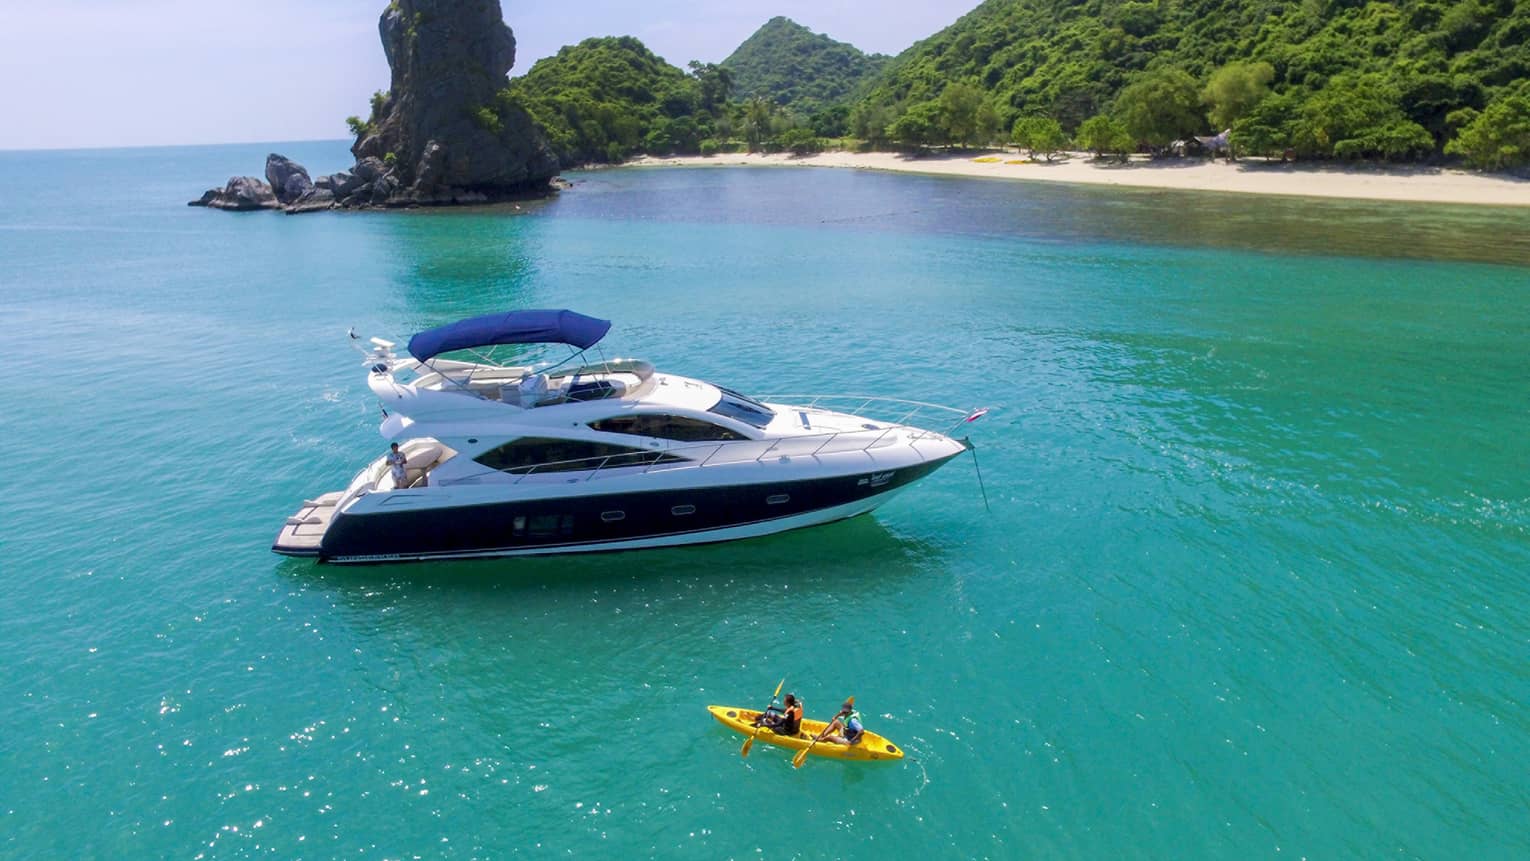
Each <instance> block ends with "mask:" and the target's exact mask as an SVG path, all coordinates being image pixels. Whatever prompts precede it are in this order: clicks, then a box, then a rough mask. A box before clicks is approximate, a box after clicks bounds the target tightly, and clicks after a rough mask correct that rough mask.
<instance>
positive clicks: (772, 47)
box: [722, 18, 889, 117]
mask: <svg viewBox="0 0 1530 861" xmlns="http://www.w3.org/2000/svg"><path fill="white" fill-rule="evenodd" d="M888 60H889V58H888V57H885V56H882V55H880V54H874V55H868V54H864V53H862V52H861V51H860V50H859V49H858V48H856V47H855V46H854V45H848V44H845V43H844V42H836V41H834V40H833V39H831V38H829V37H828V36H825V35H823V34H821V33H814V32H813V31H812V30H809V29H808V28H806V27H804V26H802V25H801V24H798V23H797V22H795V21H792V20H791V19H789V18H772V19H770V20H769V21H768V22H766V23H765V26H763V27H761V28H760V29H759V30H756V31H755V33H754V35H752V36H750V37H749V38H748V39H746V40H744V43H743V44H742V45H739V46H738V49H737V50H735V51H734V52H733V53H732V55H730V56H729V57H728V59H726V60H723V61H722V66H723V68H725V69H727V70H728V71H729V72H730V73H732V75H733V89H734V93H735V95H737V96H740V97H742V98H745V99H749V98H755V97H760V98H764V99H768V100H770V101H772V102H774V103H776V104H778V105H780V106H782V107H784V108H786V109H788V110H790V111H792V112H794V113H796V114H799V115H801V116H804V117H806V116H810V115H813V114H816V113H819V112H821V111H823V110H826V109H829V108H833V107H835V106H840V105H845V104H847V103H848V102H849V101H850V99H851V98H852V97H853V96H854V95H856V93H857V90H858V89H859V88H860V87H861V86H862V85H863V84H864V83H866V82H867V81H868V80H870V79H871V78H873V77H875V76H876V75H877V73H879V72H880V71H881V70H882V68H883V67H884V66H885V65H886V64H887V62H888Z"/></svg>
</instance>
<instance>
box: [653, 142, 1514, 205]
mask: <svg viewBox="0 0 1530 861" xmlns="http://www.w3.org/2000/svg"><path fill="white" fill-rule="evenodd" d="M628 164H629V165H631V166H635V167H736V166H752V167H766V166H780V167H839V168H854V169H857V170H882V171H896V172H901V173H924V174H936V175H942V176H965V177H977V178H987V179H1013V180H1029V181H1036V182H1062V183H1076V184H1083V185H1116V186H1130V187H1136V188H1158V189H1173V190H1178V191H1222V192H1232V193H1237V194H1277V195H1286V196H1296V197H1327V198H1349V199H1356V200H1395V201H1410V202H1415V203H1456V204H1476V205H1486V206H1530V180H1524V179H1516V178H1514V177H1510V176H1505V175H1501V174H1500V175H1487V174H1479V173H1471V172H1468V171H1463V170H1452V169H1448V168H1435V167H1401V166H1397V167H1391V166H1388V167H1378V166H1372V165H1337V164H1331V163H1330V164H1318V163H1281V162H1275V161H1265V160H1263V159H1245V160H1241V161H1237V162H1227V161H1211V160H1207V159H1196V158H1185V159H1160V160H1156V161H1153V160H1148V159H1146V158H1144V157H1140V156H1138V157H1134V158H1133V159H1132V160H1131V161H1130V162H1127V163H1125V164H1122V163H1120V162H1116V161H1096V160H1094V159H1093V158H1092V157H1090V156H1089V155H1088V154H1084V153H1074V154H1072V155H1071V156H1069V157H1067V158H1058V159H1057V160H1055V161H1051V162H1047V161H1044V160H1043V161H1030V160H1028V159H1026V158H1025V157H1024V156H1021V155H1019V154H1017V153H1012V152H1011V153H1004V154H997V153H993V154H982V155H974V154H972V153H964V154H961V155H947V154H933V155H925V156H920V157H913V156H909V155H904V154H901V153H887V152H869V153H852V152H842V151H841V152H825V153H818V154H815V155H807V156H794V155H789V154H785V153H778V154H772V155H766V154H763V153H749V154H730V155H716V156H669V157H664V158H655V157H653V156H645V157H643V158H639V159H635V160H633V161H631V162H629V163H628Z"/></svg>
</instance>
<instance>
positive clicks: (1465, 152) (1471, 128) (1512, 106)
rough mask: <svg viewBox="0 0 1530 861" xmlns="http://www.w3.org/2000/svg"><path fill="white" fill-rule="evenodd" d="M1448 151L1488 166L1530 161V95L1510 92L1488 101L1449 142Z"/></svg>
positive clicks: (1484, 166)
mask: <svg viewBox="0 0 1530 861" xmlns="http://www.w3.org/2000/svg"><path fill="white" fill-rule="evenodd" d="M1445 152H1447V153H1450V154H1451V155H1459V156H1462V157H1464V158H1465V159H1466V161H1467V163H1468V164H1470V165H1471V166H1472V167H1478V168H1482V169H1484V170H1502V169H1504V168H1508V167H1517V166H1519V165H1523V164H1530V96H1523V95H1521V96H1509V97H1507V98H1503V99H1499V100H1498V101H1496V102H1493V103H1492V104H1490V105H1488V106H1487V108H1486V109H1484V110H1483V111H1482V113H1481V114H1478V115H1477V116H1476V117H1474V118H1472V119H1471V120H1470V121H1469V122H1467V123H1466V124H1465V126H1464V127H1463V128H1462V129H1461V131H1460V133H1459V134H1457V135H1456V138H1455V140H1452V141H1451V142H1450V143H1448V144H1446V145H1445Z"/></svg>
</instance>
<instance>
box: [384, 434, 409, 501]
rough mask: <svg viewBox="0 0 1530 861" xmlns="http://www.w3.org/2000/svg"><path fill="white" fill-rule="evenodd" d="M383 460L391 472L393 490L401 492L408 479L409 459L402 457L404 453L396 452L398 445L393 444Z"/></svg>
mask: <svg viewBox="0 0 1530 861" xmlns="http://www.w3.org/2000/svg"><path fill="white" fill-rule="evenodd" d="M384 460H386V461H387V462H388V466H389V468H390V469H392V471H393V489H394V490H403V489H404V485H405V482H406V481H407V480H408V478H409V471H408V469H407V465H408V463H409V458H407V457H404V453H403V452H401V451H399V450H398V443H394V444H393V447H392V449H391V450H390V451H389V452H388V456H387V457H386V458H384Z"/></svg>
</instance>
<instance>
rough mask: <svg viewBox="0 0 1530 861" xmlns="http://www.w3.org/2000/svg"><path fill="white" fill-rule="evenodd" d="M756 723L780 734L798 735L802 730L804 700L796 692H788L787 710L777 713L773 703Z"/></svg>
mask: <svg viewBox="0 0 1530 861" xmlns="http://www.w3.org/2000/svg"><path fill="white" fill-rule="evenodd" d="M755 725H756V726H763V727H769V728H770V729H773V730H775V731H776V733H777V734H778V735H796V734H797V733H798V732H800V731H801V730H802V701H801V700H799V699H797V695H796V694H787V695H786V710H785V711H783V712H781V713H779V714H777V713H776V712H775V711H774V704H772V705H771V707H769V708H766V709H765V713H764V714H762V715H760V716H759V718H757V719H756V723H755Z"/></svg>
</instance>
